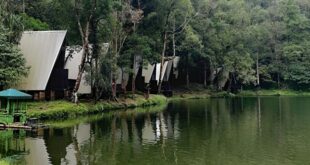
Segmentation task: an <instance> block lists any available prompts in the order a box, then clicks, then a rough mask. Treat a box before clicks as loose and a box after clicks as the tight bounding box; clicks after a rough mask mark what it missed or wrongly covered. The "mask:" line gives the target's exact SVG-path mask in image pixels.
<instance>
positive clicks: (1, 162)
mask: <svg viewBox="0 0 310 165" xmlns="http://www.w3.org/2000/svg"><path fill="white" fill-rule="evenodd" d="M0 165H10V163H9V162H8V161H7V160H4V159H3V160H0Z"/></svg>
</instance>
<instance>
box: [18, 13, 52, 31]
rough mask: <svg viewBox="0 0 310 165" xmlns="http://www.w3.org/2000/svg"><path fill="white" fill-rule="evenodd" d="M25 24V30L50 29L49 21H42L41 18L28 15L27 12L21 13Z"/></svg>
mask: <svg viewBox="0 0 310 165" xmlns="http://www.w3.org/2000/svg"><path fill="white" fill-rule="evenodd" d="M21 17H22V20H23V25H24V29H25V30H34V31H37V30H49V26H48V24H47V23H45V22H42V21H41V20H39V19H35V18H33V17H30V16H28V15H27V14H24V13H23V14H21Z"/></svg>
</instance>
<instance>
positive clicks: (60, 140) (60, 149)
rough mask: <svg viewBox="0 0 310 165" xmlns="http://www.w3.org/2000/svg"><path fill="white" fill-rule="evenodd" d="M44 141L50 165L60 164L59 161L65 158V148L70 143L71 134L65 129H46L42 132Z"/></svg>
mask: <svg viewBox="0 0 310 165" xmlns="http://www.w3.org/2000/svg"><path fill="white" fill-rule="evenodd" d="M43 138H44V141H45V144H46V149H47V152H48V154H49V156H50V161H51V163H52V164H61V160H62V159H63V158H65V156H66V154H67V151H66V148H67V146H68V145H70V144H71V143H72V132H71V130H70V129H69V128H67V129H56V128H51V129H46V130H44V136H43Z"/></svg>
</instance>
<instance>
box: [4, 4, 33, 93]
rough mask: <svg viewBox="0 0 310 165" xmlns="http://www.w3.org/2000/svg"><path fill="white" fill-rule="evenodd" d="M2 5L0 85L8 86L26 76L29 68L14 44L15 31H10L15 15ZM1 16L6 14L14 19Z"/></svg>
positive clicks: (13, 25) (13, 24)
mask: <svg viewBox="0 0 310 165" xmlns="http://www.w3.org/2000/svg"><path fill="white" fill-rule="evenodd" d="M1 3H3V2H1ZM2 5H3V4H2ZM2 7H4V6H0V86H4V87H10V86H12V85H15V84H16V83H17V82H18V81H19V80H20V79H21V78H23V77H24V76H26V75H27V73H28V70H29V68H28V67H26V66H25V64H26V61H25V59H24V58H23V56H22V54H21V53H20V51H19V49H18V48H17V44H15V40H16V38H18V36H15V35H14V34H15V33H16V32H15V33H14V32H12V31H13V30H14V27H15V25H16V24H15V22H14V21H15V19H13V18H15V15H14V14H12V13H9V11H7V10H4V8H2ZM3 16H8V17H9V18H12V19H13V20H14V21H10V19H9V18H3ZM8 22H11V24H8ZM17 24H19V23H17Z"/></svg>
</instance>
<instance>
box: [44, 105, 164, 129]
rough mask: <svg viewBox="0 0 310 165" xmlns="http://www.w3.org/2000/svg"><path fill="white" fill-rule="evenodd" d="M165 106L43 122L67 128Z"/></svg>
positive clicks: (154, 110) (151, 110)
mask: <svg viewBox="0 0 310 165" xmlns="http://www.w3.org/2000/svg"><path fill="white" fill-rule="evenodd" d="M165 107H166V104H161V105H156V106H149V107H137V108H134V109H127V110H117V111H108V112H106V113H100V114H96V115H87V116H79V117H77V118H70V119H62V120H50V121H46V122H45V123H44V124H46V125H48V126H49V127H52V128H67V127H72V126H75V125H77V124H80V123H90V122H95V121H98V120H101V119H103V118H111V117H113V116H115V115H118V116H120V115H126V116H132V115H139V114H144V113H155V112H160V111H162V110H163V109H165Z"/></svg>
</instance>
